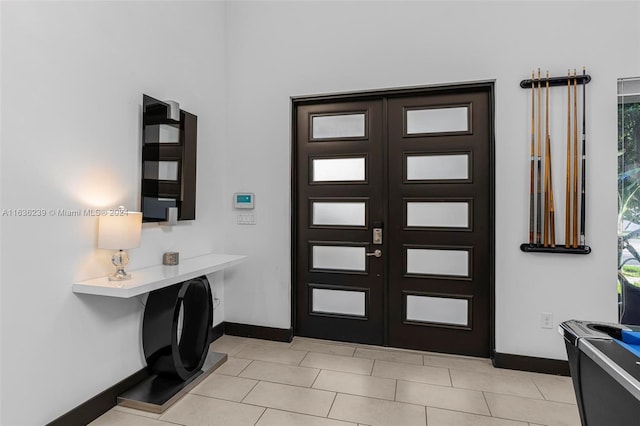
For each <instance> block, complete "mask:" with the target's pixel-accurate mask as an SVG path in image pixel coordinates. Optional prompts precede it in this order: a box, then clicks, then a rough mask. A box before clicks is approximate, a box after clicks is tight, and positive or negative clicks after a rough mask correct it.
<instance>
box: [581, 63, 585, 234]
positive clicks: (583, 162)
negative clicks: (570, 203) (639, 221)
mask: <svg viewBox="0 0 640 426" xmlns="http://www.w3.org/2000/svg"><path fill="white" fill-rule="evenodd" d="M582 75H583V77H584V78H583V80H582V181H581V185H580V186H581V190H580V245H581V246H584V245H585V244H586V240H585V235H584V234H585V233H584V229H585V216H586V214H585V208H586V206H585V184H586V182H585V181H586V180H587V179H586V177H587V176H586V162H587V151H586V141H587V126H586V122H587V109H586V105H587V102H586V99H587V78H586V76H587V69H586V67H582Z"/></svg>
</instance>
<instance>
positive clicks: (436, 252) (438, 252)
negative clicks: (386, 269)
mask: <svg viewBox="0 0 640 426" xmlns="http://www.w3.org/2000/svg"><path fill="white" fill-rule="evenodd" d="M407 273H408V274H420V275H451V276H457V277H468V276H469V251H468V250H446V249H407Z"/></svg>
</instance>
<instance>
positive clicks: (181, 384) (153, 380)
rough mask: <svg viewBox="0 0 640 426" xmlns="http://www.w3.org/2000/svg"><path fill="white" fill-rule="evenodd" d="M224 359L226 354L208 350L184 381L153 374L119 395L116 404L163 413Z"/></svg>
mask: <svg viewBox="0 0 640 426" xmlns="http://www.w3.org/2000/svg"><path fill="white" fill-rule="evenodd" d="M226 360H227V354H222V353H218V352H209V355H208V356H207V358H206V360H205V361H204V365H203V366H202V369H201V370H200V371H199V372H198V373H197V374H194V375H193V376H191V377H190V378H189V379H187V380H185V381H182V380H179V379H175V378H172V377H166V376H161V375H158V374H154V375H153V376H151V377H149V378H147V379H146V380H143V381H142V382H140V383H138V384H137V385H136V386H134V387H133V388H131V389H129V390H128V391H126V392H125V393H123V394H122V395H120V396H119V397H118V405H121V406H123V407H129V408H135V409H137V410H143V411H149V412H152V413H163V412H164V411H165V410H166V409H167V408H169V407H171V405H173V404H174V403H175V402H176V401H178V400H179V399H180V398H182V397H183V396H184V395H185V394H187V393H188V392H189V391H190V390H191V389H193V388H194V387H196V386H197V385H198V384H199V383H200V382H202V381H203V380H204V379H206V378H207V376H208V375H209V374H211V373H213V372H214V371H215V370H216V369H217V368H218V367H220V366H221V365H222V364H224V363H225V361H226Z"/></svg>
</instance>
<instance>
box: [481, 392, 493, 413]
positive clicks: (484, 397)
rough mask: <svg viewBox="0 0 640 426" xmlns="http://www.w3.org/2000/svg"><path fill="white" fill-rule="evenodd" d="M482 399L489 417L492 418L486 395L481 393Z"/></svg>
mask: <svg viewBox="0 0 640 426" xmlns="http://www.w3.org/2000/svg"><path fill="white" fill-rule="evenodd" d="M482 398H483V399H484V403H485V404H486V406H487V410H489V415H490V416H491V417H493V413H492V412H491V407H490V406H489V401H487V395H485V394H484V392H482Z"/></svg>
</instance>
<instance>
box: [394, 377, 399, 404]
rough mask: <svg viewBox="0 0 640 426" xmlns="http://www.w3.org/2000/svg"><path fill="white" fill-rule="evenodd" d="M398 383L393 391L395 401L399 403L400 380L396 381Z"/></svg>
mask: <svg viewBox="0 0 640 426" xmlns="http://www.w3.org/2000/svg"><path fill="white" fill-rule="evenodd" d="M394 380H395V381H396V386H395V389H394V391H393V400H394V401H398V379H394Z"/></svg>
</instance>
